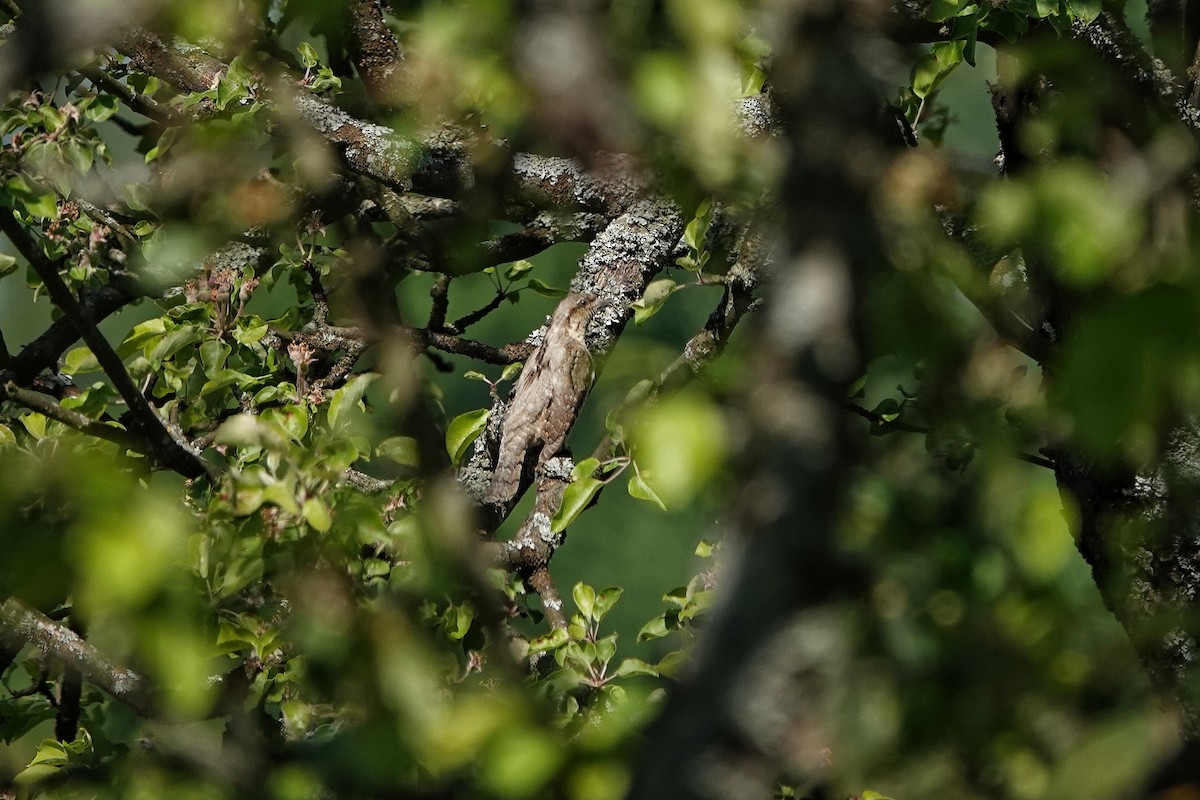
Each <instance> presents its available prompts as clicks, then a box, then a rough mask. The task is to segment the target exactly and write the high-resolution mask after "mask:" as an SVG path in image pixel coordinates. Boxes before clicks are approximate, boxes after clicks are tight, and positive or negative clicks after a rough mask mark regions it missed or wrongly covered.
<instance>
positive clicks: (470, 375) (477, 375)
mask: <svg viewBox="0 0 1200 800" xmlns="http://www.w3.org/2000/svg"><path fill="white" fill-rule="evenodd" d="M463 377H464V378H466V379H467V380H469V381H483V382H484V383H490V381H489V380H488V377H487V375H484V374H483V373H482V372H476V371H475V370H473V369H469V370H467V371H466V372H464V373H463Z"/></svg>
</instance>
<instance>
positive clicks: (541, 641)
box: [529, 628, 571, 656]
mask: <svg viewBox="0 0 1200 800" xmlns="http://www.w3.org/2000/svg"><path fill="white" fill-rule="evenodd" d="M570 640H571V636H570V634H568V633H567V632H566V630H564V629H563V628H555V629H554V630H552V631H550V632H549V633H547V634H544V635H542V636H539V637H537V638H536V639H531V640H530V641H529V655H531V656H532V655H537V654H538V653H545V652H549V651H550V650H557V649H558V648H560V647H562V646H563V645H564V644H566V643H567V642H568V641H570Z"/></svg>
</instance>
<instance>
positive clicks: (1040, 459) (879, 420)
mask: <svg viewBox="0 0 1200 800" xmlns="http://www.w3.org/2000/svg"><path fill="white" fill-rule="evenodd" d="M842 407H843V408H845V409H846V410H847V411H849V412H850V413H852V414H857V415H858V416H860V417H862V418H863V419H866V420H870V422H871V424H873V425H878V426H879V427H881V428H887V429H891V430H896V431H904V432H905V433H920V434H928V433H930V432H932V430H933V429H932V428H930V427H929V426H927V425H914V424H912V423H909V422H901V421H899V420H891V421H888V420H886V419H884V418H883V416H882V415H881V414H876V413H875V412H874V411H870V410H868V409H865V408H863V407H862V406H860V405H858V404H857V403H851V402H850V401H849V400H847V401H846V402H845V403H843V404H842ZM1015 455H1016V457H1017V458H1019V459H1020V460H1022V461H1026V462H1028V463H1030V464H1035V465H1036V466H1039V467H1045V468H1046V469H1054V468H1055V463H1054V462H1053V461H1052V460H1050V459H1048V458H1045V457H1044V456H1035V455H1032V454H1031V453H1024V452H1018V453H1016V454H1015Z"/></svg>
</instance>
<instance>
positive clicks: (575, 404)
mask: <svg viewBox="0 0 1200 800" xmlns="http://www.w3.org/2000/svg"><path fill="white" fill-rule="evenodd" d="M602 303H603V301H600V300H598V299H597V298H596V297H595V295H590V294H571V295H567V296H566V297H564V298H563V300H562V302H560V303H559V304H558V308H556V309H555V310H554V316H552V317H551V318H550V324H549V325H547V326H546V334H545V337H544V338H543V339H542V343H541V345H540V346H539V347H538V348H537V349H536V350H534V351H533V355H531V356H530V357H529V360H528V361H527V362H525V367H524V368H523V369H522V370H521V375H520V377H519V378H517V384H516V387H515V388H514V389H513V397H512V401H511V402H509V404H508V410H507V411H506V413H505V417H504V424H503V426H502V427H501V429H500V449H499V452H498V454H497V456H496V469H495V471H494V472H493V473H492V481H491V484H490V485H489V486H488V491H487V494H486V495H485V496H484V502H486V503H490V504H503V503H508V502H509V501H511V500H512V499H513V498H514V497H515V496H516V494H517V491H518V490H519V489H520V487H521V477H522V475H523V474H524V473H525V471H526V470H527V469H532V468H536V467H539V466H541V465H542V464H544V463H545V462H546V461H548V460H549V459H551V458H553V457H554V456H555V455H557V454H558V453H559V452H560V451H561V450H562V448H563V445H564V444H565V443H566V440H567V434H568V433H570V432H571V426H572V425H574V424H575V417H576V416H577V415H578V413H579V407H580V406H581V405H583V399H584V397H585V396H586V395H587V393H588V390H589V389H590V388H591V384H592V357H591V354H590V353H589V352H588V349H587V345H586V344H585V343H584V339H583V335H584V333H585V332H586V331H587V326H588V322H589V321H590V320H591V318H592V314H593V313H595V310H596V308H597V306H598V305H600V304H602Z"/></svg>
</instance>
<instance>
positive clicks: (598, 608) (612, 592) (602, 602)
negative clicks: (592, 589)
mask: <svg viewBox="0 0 1200 800" xmlns="http://www.w3.org/2000/svg"><path fill="white" fill-rule="evenodd" d="M624 592H625V590H624V589H622V588H621V587H620V586H610V587H608V588H607V589H605V590H603V591H602V592H600V594H599V595H597V596H596V602H595V605H594V607H593V609H592V613H593V614H594V615H595V618H596V621H597V622H599V621H600V620H602V619H604V615H605V614H607V613H608V612H609V611H610V610H611V609H612V607H613V606H615V605H616V604H617V601H618V600H620V599H621V595H622V594H624Z"/></svg>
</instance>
